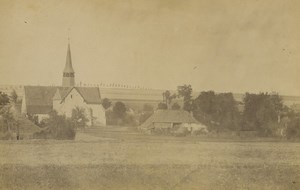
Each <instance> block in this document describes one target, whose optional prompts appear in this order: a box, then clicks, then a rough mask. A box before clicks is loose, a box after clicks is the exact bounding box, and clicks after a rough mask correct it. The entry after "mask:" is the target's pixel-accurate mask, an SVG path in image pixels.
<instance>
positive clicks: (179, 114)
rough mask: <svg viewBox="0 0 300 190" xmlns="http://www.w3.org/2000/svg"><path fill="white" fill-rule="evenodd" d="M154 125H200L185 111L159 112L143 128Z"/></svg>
mask: <svg viewBox="0 0 300 190" xmlns="http://www.w3.org/2000/svg"><path fill="white" fill-rule="evenodd" d="M153 123H198V122H197V120H196V119H195V118H194V117H193V116H192V115H191V114H190V113H189V112H187V111H184V110H157V111H155V112H154V113H153V115H152V116H150V117H149V118H148V119H147V120H146V121H145V122H144V123H143V124H142V125H141V127H147V126H149V125H150V124H153Z"/></svg>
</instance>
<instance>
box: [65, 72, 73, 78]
mask: <svg viewBox="0 0 300 190" xmlns="http://www.w3.org/2000/svg"><path fill="white" fill-rule="evenodd" d="M64 77H74V73H64Z"/></svg>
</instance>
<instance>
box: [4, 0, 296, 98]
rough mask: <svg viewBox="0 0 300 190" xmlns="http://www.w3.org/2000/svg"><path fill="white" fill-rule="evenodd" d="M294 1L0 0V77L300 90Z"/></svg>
mask: <svg viewBox="0 0 300 190" xmlns="http://www.w3.org/2000/svg"><path fill="white" fill-rule="evenodd" d="M299 30H300V2H299V1H297V0H285V1H282V0H248V1H245V0H230V1H228V0H51V1H49V0H39V1H38V0H25V1H24V0H0V84H31V85H35V84H38V85H50V84H56V85H60V84H61V80H62V72H63V68H64V65H65V61H66V53H67V44H68V37H69V38H70V44H71V52H72V61H73V67H74V70H75V76H76V82H77V83H79V82H80V81H81V82H82V83H93V84H95V83H121V84H129V85H130V84H131V85H139V86H144V87H147V88H156V89H176V87H177V86H178V85H183V84H191V85H192V87H193V89H194V90H198V91H202V90H214V91H217V92H236V93H237V92H239V93H244V92H272V91H276V92H278V93H280V94H284V95H300V84H299V81H300V53H299V51H300V32H299Z"/></svg>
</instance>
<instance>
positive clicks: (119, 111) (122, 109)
mask: <svg viewBox="0 0 300 190" xmlns="http://www.w3.org/2000/svg"><path fill="white" fill-rule="evenodd" d="M113 113H114V115H115V116H116V117H117V118H118V119H123V118H124V117H125V115H126V106H125V104H124V103H123V102H116V103H115V106H114V107H113Z"/></svg>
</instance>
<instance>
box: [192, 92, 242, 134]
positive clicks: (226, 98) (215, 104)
mask: <svg viewBox="0 0 300 190" xmlns="http://www.w3.org/2000/svg"><path fill="white" fill-rule="evenodd" d="M193 110H194V116H195V117H196V118H197V119H198V120H199V121H201V122H203V123H205V124H206V125H208V126H211V127H214V128H215V129H217V130H218V131H220V130H225V129H231V130H236V129H237V128H238V123H239V119H240V117H239V112H238V109H237V102H236V101H235V100H234V98H233V95H232V93H220V94H215V92H213V91H208V92H201V94H200V95H199V96H198V97H197V98H196V99H195V100H194V102H193Z"/></svg>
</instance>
